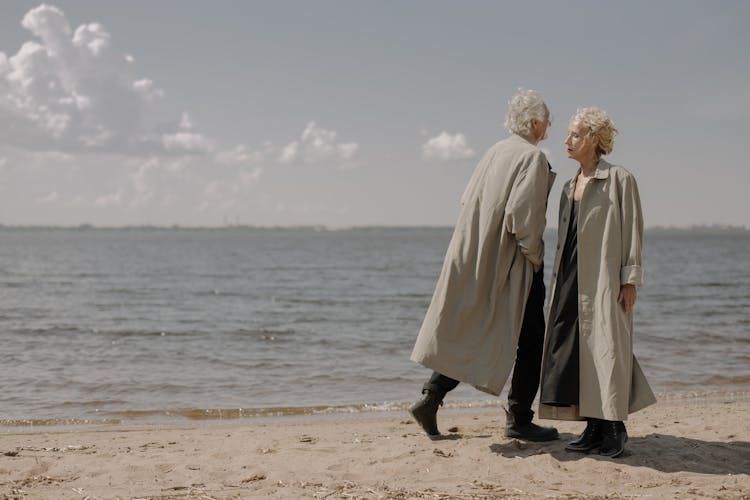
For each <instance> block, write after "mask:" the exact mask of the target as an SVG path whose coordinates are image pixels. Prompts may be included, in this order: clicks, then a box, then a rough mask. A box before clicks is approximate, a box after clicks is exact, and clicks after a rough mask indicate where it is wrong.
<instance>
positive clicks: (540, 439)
mask: <svg viewBox="0 0 750 500" xmlns="http://www.w3.org/2000/svg"><path fill="white" fill-rule="evenodd" d="M505 437H506V438H508V439H522V440H524V441H533V442H535V443H546V442H547V441H554V440H556V439H560V434H554V435H549V436H525V435H523V434H506V435H505Z"/></svg>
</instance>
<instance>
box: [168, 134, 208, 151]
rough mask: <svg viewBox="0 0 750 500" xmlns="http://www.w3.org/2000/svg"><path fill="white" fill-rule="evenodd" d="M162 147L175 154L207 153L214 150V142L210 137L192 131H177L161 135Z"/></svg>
mask: <svg viewBox="0 0 750 500" xmlns="http://www.w3.org/2000/svg"><path fill="white" fill-rule="evenodd" d="M161 140H162V144H163V145H164V149H165V150H166V151H167V152H169V153H177V154H208V153H211V152H212V151H213V150H214V147H215V144H214V141H212V140H211V139H208V138H206V137H205V136H204V135H202V134H196V133H194V132H187V131H183V132H177V133H175V134H164V135H162V136H161Z"/></svg>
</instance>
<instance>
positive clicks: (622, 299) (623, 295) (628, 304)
mask: <svg viewBox="0 0 750 500" xmlns="http://www.w3.org/2000/svg"><path fill="white" fill-rule="evenodd" d="M636 296H637V293H636V291H635V285H622V286H621V287H620V295H619V296H618V297H617V302H619V303H620V304H622V307H623V309H625V313H626V314H627V313H629V312H630V311H632V310H633V306H634V305H635V301H636V299H637V297H636Z"/></svg>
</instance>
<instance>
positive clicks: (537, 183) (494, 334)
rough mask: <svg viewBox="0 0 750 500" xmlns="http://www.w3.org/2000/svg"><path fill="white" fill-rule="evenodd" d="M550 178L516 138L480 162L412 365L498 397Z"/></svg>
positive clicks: (539, 253) (511, 356)
mask: <svg viewBox="0 0 750 500" xmlns="http://www.w3.org/2000/svg"><path fill="white" fill-rule="evenodd" d="M554 176H555V174H554V173H552V172H551V170H550V167H549V163H548V162H547V158H546V157H545V156H544V153H542V152H541V151H540V150H539V149H538V148H537V147H536V146H534V145H532V144H531V143H529V142H528V141H526V140H525V139H523V138H521V137H520V136H517V135H512V136H511V137H509V138H507V139H505V140H502V141H500V142H498V143H497V144H495V145H494V146H492V147H491V148H490V149H489V151H487V153H486V154H485V155H484V157H483V158H482V159H481V160H480V162H479V164H478V165H477V167H476V170H475V171H474V173H473V175H472V176H471V179H470V180H469V184H468V186H467V187H466V190H465V191H464V194H463V196H462V198H461V205H462V206H461V211H460V215H459V218H458V222H457V223H456V227H455V229H454V232H453V237H452V239H451V242H450V244H449V246H448V251H447V253H446V256H445V261H444V263H443V269H442V272H441V273H440V278H439V279H438V282H437V285H436V287H435V293H434V295H433V297H432V302H431V303H430V306H429V308H428V309H427V314H426V316H425V319H424V322H423V324H422V328H421V330H420V332H419V336H418V337H417V341H416V344H415V346H414V350H413V352H412V355H411V359H412V360H413V361H416V362H417V363H420V364H422V365H424V366H425V367H427V368H430V369H432V370H435V371H437V372H439V373H441V374H443V375H446V376H448V377H451V378H453V379H456V380H458V381H461V382H466V383H469V384H471V385H474V386H475V387H477V388H478V389H480V390H483V391H486V392H489V393H491V394H496V395H497V394H499V393H500V391H501V390H502V388H503V385H505V381H506V379H507V378H508V375H509V374H510V371H511V369H512V367H513V364H514V362H515V357H516V349H517V346H518V336H519V334H520V331H521V323H522V320H523V313H524V308H525V306H526V299H527V297H528V294H529V290H530V288H531V280H532V276H533V266H532V264H541V263H542V258H543V255H544V244H543V242H542V233H543V231H544V225H545V215H546V213H545V212H546V207H547V196H548V195H549V189H550V187H551V186H552V182H553V180H554Z"/></svg>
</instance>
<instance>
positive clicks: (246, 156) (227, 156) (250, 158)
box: [214, 144, 264, 165]
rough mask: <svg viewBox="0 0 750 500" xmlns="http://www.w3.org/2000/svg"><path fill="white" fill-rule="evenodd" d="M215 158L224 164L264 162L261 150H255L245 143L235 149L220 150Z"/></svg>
mask: <svg viewBox="0 0 750 500" xmlns="http://www.w3.org/2000/svg"><path fill="white" fill-rule="evenodd" d="M214 159H215V160H216V162H217V163H221V164H222V165H257V164H260V163H263V160H264V156H263V153H262V152H260V151H253V150H251V149H250V148H248V147H247V146H245V145H244V144H240V145H239V146H236V147H235V148H234V149H230V150H227V151H219V152H218V153H216V155H215V157H214Z"/></svg>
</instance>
